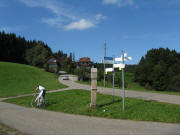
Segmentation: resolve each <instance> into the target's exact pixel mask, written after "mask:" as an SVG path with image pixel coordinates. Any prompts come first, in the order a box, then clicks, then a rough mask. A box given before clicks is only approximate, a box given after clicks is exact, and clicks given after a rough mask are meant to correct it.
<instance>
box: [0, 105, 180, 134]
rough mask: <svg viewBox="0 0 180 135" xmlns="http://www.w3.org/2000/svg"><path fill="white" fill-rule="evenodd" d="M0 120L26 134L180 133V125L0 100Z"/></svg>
mask: <svg viewBox="0 0 180 135" xmlns="http://www.w3.org/2000/svg"><path fill="white" fill-rule="evenodd" d="M0 121H1V122H3V123H5V124H7V125H9V126H11V127H13V128H16V129H18V130H20V131H22V132H23V133H27V134H29V135H180V124H167V123H156V122H137V121H130V120H115V119H104V118H96V117H86V116H79V115H70V114H64V113H56V112H51V111H45V110H40V109H34V108H26V107H21V106H17V105H12V104H8V103H2V102H0Z"/></svg>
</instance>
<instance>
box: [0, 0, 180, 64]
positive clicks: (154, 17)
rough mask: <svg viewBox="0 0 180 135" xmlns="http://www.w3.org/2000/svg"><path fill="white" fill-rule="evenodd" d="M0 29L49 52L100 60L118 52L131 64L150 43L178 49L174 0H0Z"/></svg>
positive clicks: (178, 12) (179, 9) (179, 10)
mask: <svg viewBox="0 0 180 135" xmlns="http://www.w3.org/2000/svg"><path fill="white" fill-rule="evenodd" d="M0 30H1V31H2V30H4V31H6V32H8V33H10V32H13V33H16V34H17V35H20V36H24V37H25V38H26V39H27V40H34V39H35V40H42V41H44V42H45V43H47V44H48V45H49V46H50V47H51V48H52V50H53V51H54V52H56V51H58V50H62V51H64V52H65V53H68V54H69V53H70V52H73V53H75V57H76V60H77V59H78V58H80V57H90V58H91V60H93V61H97V62H100V61H101V59H103V57H104V48H103V47H104V43H105V42H106V43H107V56H113V55H114V56H115V57H119V56H120V55H121V51H122V50H124V51H125V52H127V54H128V56H131V57H132V58H133V60H132V61H129V62H128V64H137V63H138V62H139V60H140V58H141V57H142V56H144V55H145V54H146V52H147V51H148V50H149V49H151V48H159V47H164V48H166V47H168V48H170V49H175V50H176V51H178V52H180V0H0Z"/></svg>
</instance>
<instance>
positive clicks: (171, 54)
mask: <svg viewBox="0 0 180 135" xmlns="http://www.w3.org/2000/svg"><path fill="white" fill-rule="evenodd" d="M135 81H136V82H138V83H139V84H140V85H142V86H144V87H145V88H147V89H155V90H159V91H180V53H178V52H176V51H175V50H170V49H168V48H159V49H151V50H149V51H148V52H147V54H146V55H145V56H143V57H142V58H141V60H140V62H139V64H138V65H137V67H136V71H135Z"/></svg>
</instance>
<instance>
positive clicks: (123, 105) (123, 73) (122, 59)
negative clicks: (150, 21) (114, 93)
mask: <svg viewBox="0 0 180 135" xmlns="http://www.w3.org/2000/svg"><path fill="white" fill-rule="evenodd" d="M122 63H123V64H124V51H122ZM122 92H123V112H124V109H125V90H124V68H122Z"/></svg>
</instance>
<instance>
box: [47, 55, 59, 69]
mask: <svg viewBox="0 0 180 135" xmlns="http://www.w3.org/2000/svg"><path fill="white" fill-rule="evenodd" d="M44 68H45V70H46V71H49V72H54V73H58V72H59V60H58V59H57V58H55V57H54V56H50V57H48V58H47V59H46V60H45V61H44Z"/></svg>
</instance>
